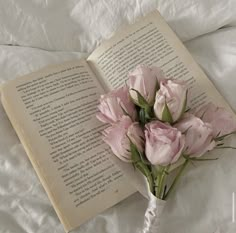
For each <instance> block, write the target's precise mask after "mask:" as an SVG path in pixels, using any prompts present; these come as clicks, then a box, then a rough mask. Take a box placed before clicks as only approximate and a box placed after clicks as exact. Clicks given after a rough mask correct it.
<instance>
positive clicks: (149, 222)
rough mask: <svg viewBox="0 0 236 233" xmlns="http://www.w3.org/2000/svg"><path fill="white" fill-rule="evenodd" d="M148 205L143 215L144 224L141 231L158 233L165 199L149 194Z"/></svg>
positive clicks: (143, 232) (142, 232)
mask: <svg viewBox="0 0 236 233" xmlns="http://www.w3.org/2000/svg"><path fill="white" fill-rule="evenodd" d="M149 198H150V199H149V202H148V207H147V209H146V212H145V216H144V225H143V229H142V231H141V233H159V230H160V220H161V215H162V212H163V209H164V207H165V204H166V201H164V200H161V199H158V198H156V197H155V196H154V195H152V194H150V195H149Z"/></svg>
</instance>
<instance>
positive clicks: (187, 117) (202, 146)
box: [175, 113, 216, 157]
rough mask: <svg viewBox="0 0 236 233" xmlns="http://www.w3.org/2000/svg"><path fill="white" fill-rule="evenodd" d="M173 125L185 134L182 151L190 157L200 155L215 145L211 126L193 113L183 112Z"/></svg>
mask: <svg viewBox="0 0 236 233" xmlns="http://www.w3.org/2000/svg"><path fill="white" fill-rule="evenodd" d="M175 127H176V128H178V129H179V130H180V131H181V132H182V133H184V134H185V150H184V153H185V154H186V155H188V156H190V157H200V156H202V155H204V154H205V153H206V152H207V151H210V150H212V149H213V148H214V147H215V145H216V143H215V141H214V140H213V134H212V133H213V129H212V126H211V125H210V124H209V123H205V122H203V121H202V120H201V119H200V118H198V117H195V116H194V115H193V114H190V113H185V114H184V116H183V118H182V120H181V121H179V122H178V123H177V124H175Z"/></svg>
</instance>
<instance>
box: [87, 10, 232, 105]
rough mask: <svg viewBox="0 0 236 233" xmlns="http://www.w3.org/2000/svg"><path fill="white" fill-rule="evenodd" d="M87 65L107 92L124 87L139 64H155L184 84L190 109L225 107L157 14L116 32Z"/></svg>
mask: <svg viewBox="0 0 236 233" xmlns="http://www.w3.org/2000/svg"><path fill="white" fill-rule="evenodd" d="M88 62H89V65H90V66H91V67H92V69H93V70H94V72H95V73H96V75H97V76H98V77H99V78H100V79H101V80H102V82H103V84H104V86H105V88H107V89H108V90H109V89H115V88H117V87H120V86H122V85H124V84H125V81H126V80H127V74H128V72H129V71H132V70H133V69H134V68H135V67H136V66H137V65H138V64H146V65H149V66H151V65H155V66H158V67H161V69H162V70H163V71H164V73H165V75H166V76H167V77H168V78H174V79H181V80H184V81H186V82H187V85H188V87H189V92H188V100H189V101H188V105H189V107H191V108H196V107H199V106H201V105H203V104H204V103H207V102H209V101H213V102H216V103H217V104H218V105H224V106H228V105H227V104H226V103H225V101H224V99H223V98H222V96H221V95H220V94H219V92H218V91H217V90H216V89H215V87H214V86H213V84H212V83H211V82H210V81H209V79H208V78H207V77H206V75H205V74H204V73H203V72H202V70H201V69H200V68H199V66H198V65H197V64H196V62H195V61H194V60H193V58H192V57H191V55H190V54H189V52H188V51H187V50H186V48H185V47H184V45H183V44H182V43H181V42H180V41H179V39H178V38H177V37H176V35H175V34H174V32H173V31H172V30H171V29H170V27H169V26H168V25H167V23H166V22H165V21H164V20H163V19H162V17H161V16H160V14H159V13H158V11H155V12H153V13H151V14H149V15H147V16H146V17H144V18H141V19H140V20H139V21H138V22H136V23H135V24H133V25H129V26H126V27H124V28H122V29H121V30H119V31H118V32H117V33H116V35H115V36H114V37H113V38H111V39H110V40H108V41H105V42H104V43H103V44H102V45H101V46H99V47H98V48H97V49H96V50H95V51H94V52H93V53H92V54H91V56H90V57H89V58H88Z"/></svg>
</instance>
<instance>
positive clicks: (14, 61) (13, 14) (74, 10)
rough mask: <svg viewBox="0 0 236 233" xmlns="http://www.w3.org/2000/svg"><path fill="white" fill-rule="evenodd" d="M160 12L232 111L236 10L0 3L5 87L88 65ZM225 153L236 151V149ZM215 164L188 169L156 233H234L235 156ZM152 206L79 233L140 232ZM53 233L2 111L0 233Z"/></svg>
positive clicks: (119, 210) (214, 5) (188, 5)
mask: <svg viewBox="0 0 236 233" xmlns="http://www.w3.org/2000/svg"><path fill="white" fill-rule="evenodd" d="M155 8H158V9H159V10H160V12H161V13H162V15H163V16H164V18H165V19H166V20H167V22H168V23H169V24H170V26H171V27H172V28H173V30H174V31H175V32H176V33H177V34H178V35H179V37H180V38H181V39H182V40H183V41H185V44H186V46H187V48H188V49H189V51H190V52H191V54H192V55H193V56H194V58H195V59H196V61H197V62H198V63H199V64H200V65H201V66H202V68H203V69H204V70H205V72H206V73H207V75H208V76H209V78H210V79H211V80H212V81H213V82H214V84H215V85H216V87H217V88H218V90H219V91H220V92H221V93H222V94H223V95H224V97H225V98H226V99H227V100H228V102H229V103H230V104H231V106H232V108H233V109H234V110H236V98H235V95H236V93H235V90H236V79H235V74H236V43H235V41H236V27H235V26H236V1H235V0H224V1H220V0H208V1H206V0H189V1H186V0H169V1H166V0H159V1H151V0H120V1H116V0H110V1H108V0H90V1H88V0H80V1H79V0H72V1H62V0H50V1H49V0H31V1H26V0H0V83H3V82H5V81H7V80H10V79H14V78H16V77H17V76H19V75H23V74H26V73H29V72H32V71H34V70H37V69H39V68H41V67H43V66H45V65H47V64H55V63H59V62H62V61H66V60H71V59H74V58H80V57H81V56H86V54H83V53H82V52H91V51H93V49H94V48H95V47H96V46H97V45H98V44H99V43H100V41H102V40H103V39H105V38H108V37H110V36H111V35H112V34H113V33H114V32H115V30H116V29H117V28H118V27H119V26H120V25H121V24H122V23H127V22H129V23H131V22H133V21H134V20H135V19H136V18H137V17H139V16H141V15H143V14H145V13H147V12H149V11H151V10H154V9H155ZM222 27H223V28H222ZM9 44H13V45H18V46H7V45H9ZM30 47H34V48H30ZM39 48H41V49H39ZM46 50H48V51H46ZM60 51H61V52H60ZM63 51H64V52H63ZM66 51H67V52H66ZM228 143H231V145H234V146H235V144H236V139H235V138H234V139H232V140H231V141H229V142H228ZM214 156H218V157H219V160H217V161H213V162H204V163H200V162H199V163H195V166H189V167H188V169H186V172H185V176H184V177H182V179H181V180H180V182H179V185H178V187H177V189H175V191H174V192H173V193H172V195H170V199H169V200H168V202H167V203H166V206H165V209H164V212H163V218H162V222H161V230H160V233H213V232H220V233H234V232H236V223H233V222H232V192H236V182H235V177H236V169H235V164H236V154H235V151H234V150H228V149H227V150H222V151H220V150H218V151H217V153H214ZM147 205H148V202H147V201H146V200H145V199H144V198H143V197H142V196H141V195H140V194H138V193H137V194H134V195H133V196H131V197H129V198H127V199H126V200H124V201H123V202H121V203H119V204H118V205H116V206H114V207H112V208H110V209H109V210H107V211H105V212H103V213H101V214H99V215H98V216H96V217H95V218H93V219H91V220H90V221H88V222H87V223H85V224H83V225H82V226H81V227H80V228H79V229H78V230H76V231H75V232H76V233H94V232H96V233H121V232H122V233H136V232H140V231H141V229H142V223H143V220H144V214H145V210H146V208H147ZM47 232H50V233H63V232H64V230H63V227H62V225H61V224H60V222H59V220H58V218H57V217H56V214H55V212H54V210H53V208H52V206H51V204H50V202H49V200H48V198H47V196H46V194H45V192H44V190H43V188H42V186H41V184H40V182H39V180H38V178H37V177H36V174H35V172H34V170H33V168H32V166H31V164H30V162H29V160H28V158H27V156H26V154H25V152H24V150H23V148H22V146H21V144H20V142H19V140H18V138H17V136H16V134H15V132H14V130H13V129H12V126H11V124H10V122H9V120H8V119H7V117H6V115H5V113H4V111H3V109H2V106H1V105H0V233H47Z"/></svg>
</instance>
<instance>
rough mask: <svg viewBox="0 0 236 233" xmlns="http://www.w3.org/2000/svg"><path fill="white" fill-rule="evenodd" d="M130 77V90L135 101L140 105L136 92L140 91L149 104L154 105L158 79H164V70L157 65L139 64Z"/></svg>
mask: <svg viewBox="0 0 236 233" xmlns="http://www.w3.org/2000/svg"><path fill="white" fill-rule="evenodd" d="M128 77H129V81H128V86H129V92H130V96H131V97H132V99H133V101H134V102H135V103H136V104H137V105H139V106H140V103H139V102H140V101H139V99H138V95H137V92H136V91H138V92H139V93H140V94H141V96H142V97H143V98H144V99H145V100H146V102H147V103H148V104H149V105H153V103H154V100H155V95H156V91H157V87H158V80H160V79H163V74H162V71H161V70H160V69H159V68H157V67H148V66H144V65H139V66H137V67H136V69H135V70H134V71H133V72H130V73H129V75H128ZM133 89H134V90H136V91H134V90H133ZM140 107H142V106H140Z"/></svg>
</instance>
